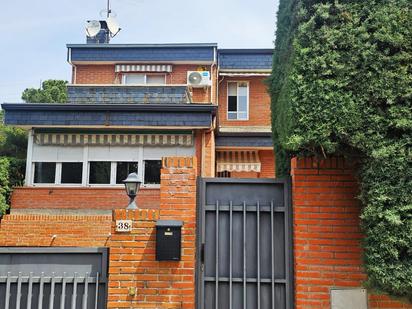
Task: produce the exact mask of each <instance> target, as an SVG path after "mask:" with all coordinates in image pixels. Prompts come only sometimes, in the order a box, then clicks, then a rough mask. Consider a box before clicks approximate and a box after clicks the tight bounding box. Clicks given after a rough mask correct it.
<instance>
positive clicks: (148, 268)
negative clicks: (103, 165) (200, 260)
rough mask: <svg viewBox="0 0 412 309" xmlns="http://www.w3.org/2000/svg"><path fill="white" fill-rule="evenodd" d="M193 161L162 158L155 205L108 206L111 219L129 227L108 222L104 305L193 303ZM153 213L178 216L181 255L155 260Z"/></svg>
mask: <svg viewBox="0 0 412 309" xmlns="http://www.w3.org/2000/svg"><path fill="white" fill-rule="evenodd" d="M196 166H197V164H196V159H195V158H177V157H176V158H167V159H164V160H163V168H162V176H161V193H160V209H159V210H144V211H139V210H137V211H125V210H114V211H113V217H114V219H115V220H116V219H117V220H118V219H131V220H133V230H132V232H130V233H123V234H120V233H116V232H115V229H114V225H113V226H112V234H113V235H112V241H111V244H110V247H111V254H110V268H109V273H110V279H109V296H108V308H124V307H127V308H159V309H160V308H194V302H195V240H196V174H197V173H196ZM158 218H160V219H167V220H172V219H175V220H182V221H183V222H184V223H183V227H182V259H181V261H179V262H177V261H176V262H174V261H173V262H164V261H163V262H157V261H155V224H156V220H157V219H158ZM129 288H136V295H135V296H130V295H129V293H128V289H129Z"/></svg>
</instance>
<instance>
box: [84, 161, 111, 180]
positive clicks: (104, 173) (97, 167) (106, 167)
mask: <svg viewBox="0 0 412 309" xmlns="http://www.w3.org/2000/svg"><path fill="white" fill-rule="evenodd" d="M110 174H111V162H90V163H89V184H100V185H103V184H110Z"/></svg>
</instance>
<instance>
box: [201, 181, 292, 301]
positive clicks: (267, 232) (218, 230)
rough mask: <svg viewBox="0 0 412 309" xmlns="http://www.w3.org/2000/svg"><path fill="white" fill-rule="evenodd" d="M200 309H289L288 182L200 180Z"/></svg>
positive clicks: (289, 213) (290, 243)
mask: <svg viewBox="0 0 412 309" xmlns="http://www.w3.org/2000/svg"><path fill="white" fill-rule="evenodd" d="M198 197H199V201H198V212H199V213H198V218H199V222H198V235H199V237H198V252H199V253H200V254H198V269H197V282H198V290H197V304H198V308H199V309H291V308H293V282H292V280H293V275H292V273H293V261H292V257H293V255H292V241H291V235H292V222H291V221H292V220H291V209H290V205H291V202H290V201H291V197H290V183H289V180H271V179H231V178H225V179H224V178H207V179H200V180H199V194H198Z"/></svg>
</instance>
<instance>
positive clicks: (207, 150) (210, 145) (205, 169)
mask: <svg viewBox="0 0 412 309" xmlns="http://www.w3.org/2000/svg"><path fill="white" fill-rule="evenodd" d="M215 154H216V151H215V132H214V131H205V132H203V138H202V164H201V166H202V170H201V175H202V177H214V176H215Z"/></svg>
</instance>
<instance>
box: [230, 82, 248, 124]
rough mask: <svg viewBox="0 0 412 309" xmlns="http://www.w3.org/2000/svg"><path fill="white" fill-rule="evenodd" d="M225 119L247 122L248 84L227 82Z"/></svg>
mask: <svg viewBox="0 0 412 309" xmlns="http://www.w3.org/2000/svg"><path fill="white" fill-rule="evenodd" d="M227 87H228V88H227V119H229V120H248V118H249V84H248V83H247V82H228V85H227Z"/></svg>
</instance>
